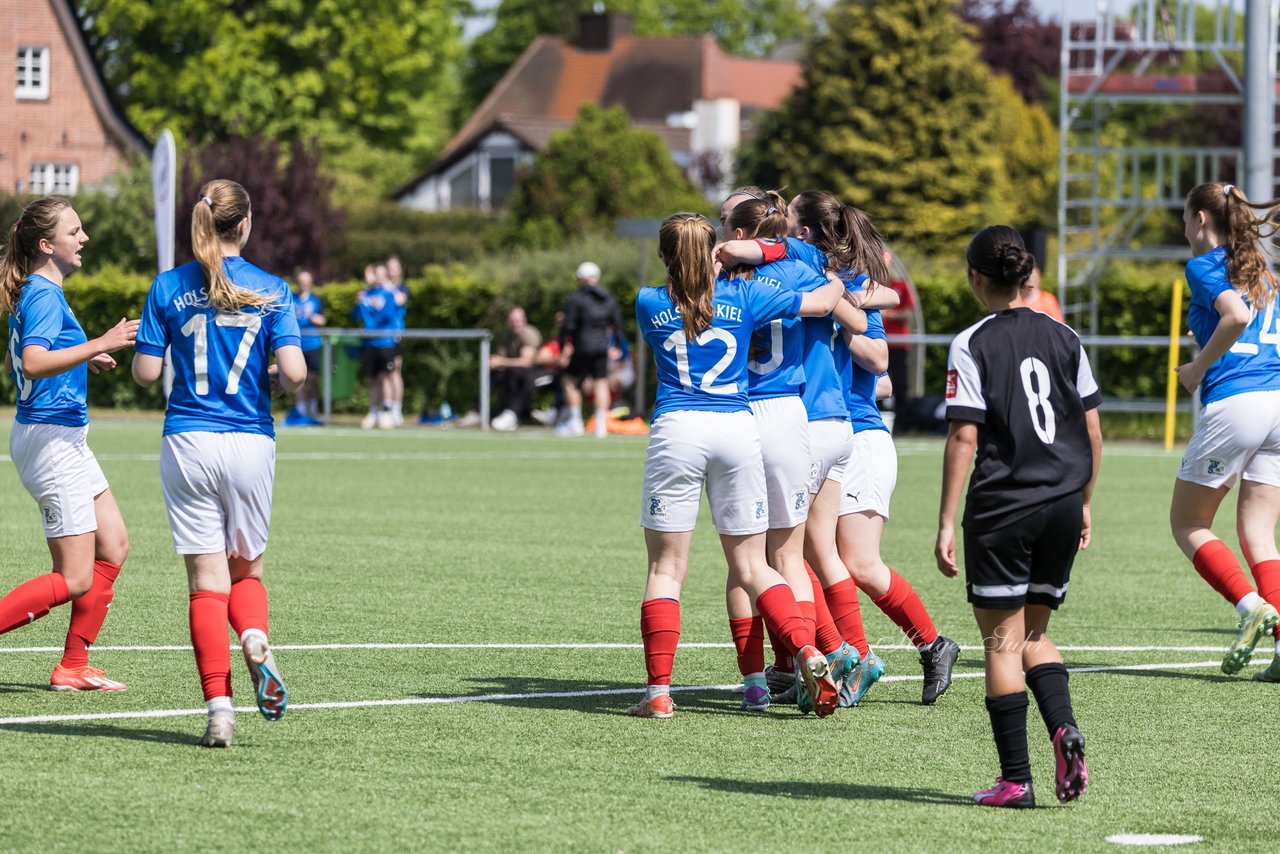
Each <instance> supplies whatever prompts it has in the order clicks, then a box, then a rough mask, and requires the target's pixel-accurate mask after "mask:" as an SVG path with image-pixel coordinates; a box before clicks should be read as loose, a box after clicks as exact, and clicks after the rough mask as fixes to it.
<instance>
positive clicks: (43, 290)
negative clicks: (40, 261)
mask: <svg viewBox="0 0 1280 854" xmlns="http://www.w3.org/2000/svg"><path fill="white" fill-rule="evenodd" d="M87 340H89V339H88V338H86V337H85V334H84V330H83V329H81V328H80V321H78V320H76V316H75V314H74V313H73V312H72V311H71V306H69V305H67V297H66V294H64V293H63V292H62V288H61V287H60V286H58V285H55V284H54V283H53V282H51V281H49V280H48V279H46V278H45V277H44V276H39V275H32V276H31V277H30V278H28V279H27V281H26V284H24V285H23V286H22V294H21V296H19V297H18V305H17V308H15V309H14V311H13V314H11V315H9V358H10V360H11V361H12V362H13V368H12V369H11V371H10V374H9V376H10V377H12V379H13V385H14V388H15V389H17V394H18V413H17V422H18V423H19V424H61V425H63V426H66V427H83V426H85V425H86V424H88V423H89V408H88V406H87V405H86V404H85V400H86V398H87V396H88V391H89V367H88V365H86V364H80V365H76V366H75V367H74V368H72V369H71V370H69V371H63V372H62V373H60V374H58V375H57V376H56V377H45V378H44V379H42V380H29V379H27V378H26V377H24V376H23V375H22V348H23V347H26V346H27V345H28V344H35V345H37V346H39V347H43V348H44V349H46V350H66V349H67V348H69V347H74V346H76V345H77V344H83V343H85V341H87Z"/></svg>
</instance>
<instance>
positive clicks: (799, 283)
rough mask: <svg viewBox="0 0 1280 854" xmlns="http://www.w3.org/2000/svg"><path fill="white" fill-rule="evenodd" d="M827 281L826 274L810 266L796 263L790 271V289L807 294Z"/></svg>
mask: <svg viewBox="0 0 1280 854" xmlns="http://www.w3.org/2000/svg"><path fill="white" fill-rule="evenodd" d="M826 283H827V274H826V273H819V272H818V271H817V270H814V269H813V268H812V267H808V266H803V265H800V264H797V265H796V266H795V268H794V270H793V273H792V282H791V287H792V290H796V291H799V292H800V293H802V294H807V293H810V292H812V291H816V290H817V289H818V288H820V287H822V286H823V285H825V284H826Z"/></svg>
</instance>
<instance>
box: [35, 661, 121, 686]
mask: <svg viewBox="0 0 1280 854" xmlns="http://www.w3.org/2000/svg"><path fill="white" fill-rule="evenodd" d="M49 687H50V688H52V689H53V690H55V691H127V690H128V689H129V686H128V685H126V684H124V683H123V682H117V681H116V680H114V679H108V678H107V675H106V674H105V673H103V672H102V671H101V670H99V669H98V668H96V667H88V666H85V667H63V666H62V665H61V664H59V665H57V666H55V667H54V668H53V675H52V676H50V677H49Z"/></svg>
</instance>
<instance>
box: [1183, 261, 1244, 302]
mask: <svg viewBox="0 0 1280 854" xmlns="http://www.w3.org/2000/svg"><path fill="white" fill-rule="evenodd" d="M1187 283H1188V284H1189V285H1191V292H1192V295H1193V296H1194V294H1195V292H1196V291H1197V290H1198V291H1200V292H1201V293H1203V294H1204V295H1205V298H1206V300H1207V301H1208V303H1209V305H1213V303H1214V301H1215V300H1217V299H1218V297H1220V296H1221V295H1222V294H1224V293H1226V292H1227V291H1233V290H1235V288H1233V287H1232V286H1231V282H1229V281H1227V270H1226V265H1224V264H1217V263H1214V262H1213V261H1210V260H1206V259H1204V258H1203V256H1202V257H1201V258H1193V259H1191V260H1190V261H1188V262H1187ZM1242 299H1243V297H1242ZM1214 310H1215V311H1216V310H1217V309H1214Z"/></svg>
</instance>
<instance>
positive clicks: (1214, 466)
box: [1204, 457, 1227, 477]
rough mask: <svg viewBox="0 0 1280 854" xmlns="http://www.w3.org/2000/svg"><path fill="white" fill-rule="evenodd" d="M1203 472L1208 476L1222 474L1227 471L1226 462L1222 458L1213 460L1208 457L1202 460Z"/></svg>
mask: <svg viewBox="0 0 1280 854" xmlns="http://www.w3.org/2000/svg"><path fill="white" fill-rule="evenodd" d="M1204 473H1205V474H1207V475H1209V476H1210V477H1214V476H1216V475H1223V474H1226V473H1227V464H1226V463H1225V462H1223V461H1222V460H1215V459H1214V458H1212V457H1209V458H1208V459H1206V460H1205V461H1204Z"/></svg>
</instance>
